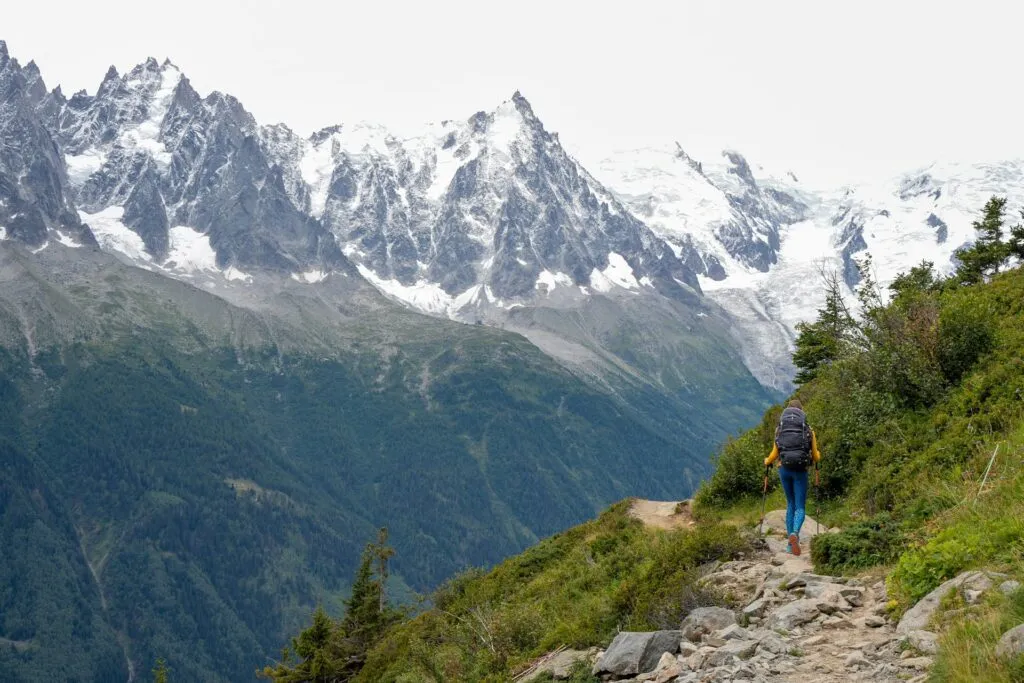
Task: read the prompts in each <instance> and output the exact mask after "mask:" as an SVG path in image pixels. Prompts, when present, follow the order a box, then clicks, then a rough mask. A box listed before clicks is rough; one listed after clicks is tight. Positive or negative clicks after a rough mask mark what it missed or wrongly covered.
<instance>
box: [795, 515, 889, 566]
mask: <svg viewBox="0 0 1024 683" xmlns="http://www.w3.org/2000/svg"><path fill="white" fill-rule="evenodd" d="M903 542H904V536H903V532H902V530H901V529H900V527H899V525H898V524H897V523H896V521H895V520H894V519H893V518H892V517H891V516H890V515H889V514H887V513H882V514H879V515H876V516H875V517H872V518H871V519H869V520H866V521H863V522H858V523H856V524H853V525H851V526H849V527H847V528H846V529H843V530H842V531H840V532H838V533H835V534H823V535H821V536H816V537H815V538H814V540H813V541H812V543H811V560H812V561H813V562H814V569H815V571H818V572H820V573H823V574H839V573H842V572H846V571H850V570H853V569H865V568H867V567H874V566H876V565H880V564H889V563H890V562H893V561H894V560H895V559H896V558H897V557H899V554H900V552H901V551H902V550H903Z"/></svg>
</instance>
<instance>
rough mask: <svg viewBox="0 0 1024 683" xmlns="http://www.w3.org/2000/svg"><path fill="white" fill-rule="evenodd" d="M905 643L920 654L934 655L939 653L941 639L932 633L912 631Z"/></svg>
mask: <svg viewBox="0 0 1024 683" xmlns="http://www.w3.org/2000/svg"><path fill="white" fill-rule="evenodd" d="M905 641H906V643H907V644H908V645H910V646H911V647H912V648H914V649H915V650H917V651H918V652H923V653H925V654H926V655H933V654H935V653H936V652H938V651H939V637H938V636H937V635H935V634H934V633H932V632H931V631H911V632H910V633H908V634H907V635H906V638H905Z"/></svg>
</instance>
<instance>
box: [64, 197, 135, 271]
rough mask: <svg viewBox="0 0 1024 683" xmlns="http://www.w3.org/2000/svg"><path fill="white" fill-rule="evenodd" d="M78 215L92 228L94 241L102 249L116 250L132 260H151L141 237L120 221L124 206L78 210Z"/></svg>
mask: <svg viewBox="0 0 1024 683" xmlns="http://www.w3.org/2000/svg"><path fill="white" fill-rule="evenodd" d="M78 215H79V217H80V218H81V219H82V221H83V222H85V223H88V224H89V227H90V228H92V232H93V235H95V236H96V241H97V242H98V243H99V245H100V248H101V249H103V250H104V251H113V252H117V253H119V254H123V255H124V256H127V257H128V258H130V259H132V260H134V261H143V262H150V261H152V257H151V256H150V255H149V253H148V252H147V251H146V245H145V243H144V242H143V241H142V238H141V237H139V235H138V234H137V233H136V232H135V231H133V230H132V229H131V228H129V227H128V226H127V225H125V224H124V223H123V222H122V220H121V219H122V218H124V207H121V206H108V207H107V208H105V209H103V210H102V211H98V212H96V213H92V214H90V213H86V212H84V211H79V212H78Z"/></svg>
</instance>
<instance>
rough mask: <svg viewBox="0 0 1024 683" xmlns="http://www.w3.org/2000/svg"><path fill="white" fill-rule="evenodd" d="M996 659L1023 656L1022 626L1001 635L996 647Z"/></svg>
mask: <svg viewBox="0 0 1024 683" xmlns="http://www.w3.org/2000/svg"><path fill="white" fill-rule="evenodd" d="M996 656H997V657H1006V658H1012V657H1020V656H1024V624H1021V625H1019V626H1014V627H1013V628H1011V629H1010V630H1009V631H1007V632H1006V633H1004V634H1003V636H1002V637H1001V638H1000V639H999V643H998V644H997V645H996Z"/></svg>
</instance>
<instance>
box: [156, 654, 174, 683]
mask: <svg viewBox="0 0 1024 683" xmlns="http://www.w3.org/2000/svg"><path fill="white" fill-rule="evenodd" d="M170 672H171V670H170V669H168V668H167V662H165V661H164V659H163V657H161V658H160V659H157V660H156V666H154V667H153V683H167V680H168V678H167V677H168V674H170Z"/></svg>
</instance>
